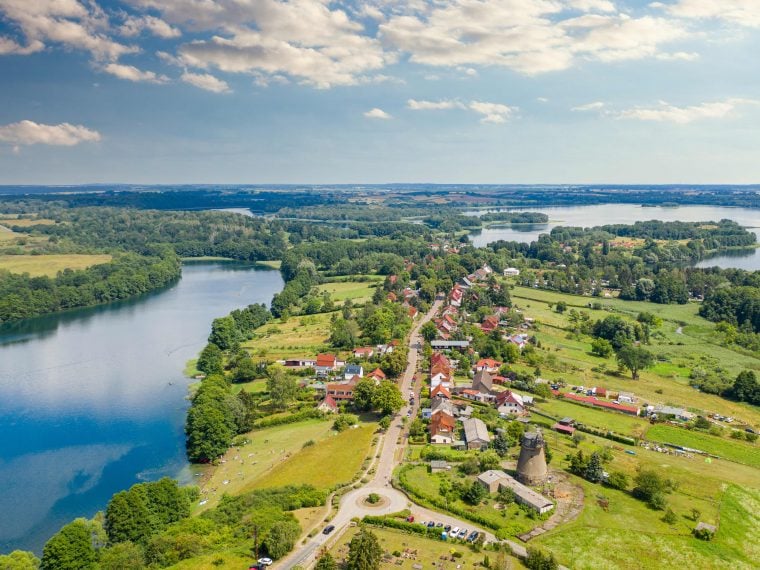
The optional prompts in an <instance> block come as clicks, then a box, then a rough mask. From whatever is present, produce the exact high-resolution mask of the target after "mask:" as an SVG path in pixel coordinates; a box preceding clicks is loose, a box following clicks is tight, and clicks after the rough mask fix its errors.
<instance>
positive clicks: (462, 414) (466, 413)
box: [457, 406, 473, 419]
mask: <svg viewBox="0 0 760 570" xmlns="http://www.w3.org/2000/svg"><path fill="white" fill-rule="evenodd" d="M472 412H473V409H472V406H464V407H459V408H458V409H457V415H458V416H459V418H460V419H462V418H469V417H471V416H472Z"/></svg>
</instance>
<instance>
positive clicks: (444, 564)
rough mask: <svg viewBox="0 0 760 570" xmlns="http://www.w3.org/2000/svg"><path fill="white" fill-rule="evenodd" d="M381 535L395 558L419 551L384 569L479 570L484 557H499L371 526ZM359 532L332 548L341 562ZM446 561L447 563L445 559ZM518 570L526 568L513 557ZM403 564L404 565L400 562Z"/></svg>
mask: <svg viewBox="0 0 760 570" xmlns="http://www.w3.org/2000/svg"><path fill="white" fill-rule="evenodd" d="M369 529H370V530H371V531H372V532H373V533H375V535H377V538H378V540H379V541H380V546H382V548H383V551H384V552H385V553H387V554H390V555H392V553H393V552H401V553H403V552H405V551H413V552H416V554H415V555H414V558H403V557H395V556H391V558H388V559H386V560H384V561H383V562H382V563H381V565H380V567H381V568H402V569H403V568H407V569H411V568H412V567H413V566H414V565H415V564H421V565H422V568H425V569H429V568H438V569H439V570H455V569H457V568H476V567H478V566H479V565H480V563H481V562H482V561H483V558H484V556H486V555H487V556H488V557H489V558H490V559H491V561H493V560H494V559H495V557H496V555H495V553H493V552H479V553H476V552H473V551H472V550H471V549H470V548H469V547H467V546H463V545H456V546H454V545H452V544H448V543H446V542H442V541H437V540H433V539H429V538H425V537H421V536H417V535H414V534H407V533H405V532H402V531H400V530H396V529H386V528H377V527H369ZM357 532H359V529H358V528H352V529H349V530H348V531H347V532H346V533H345V534H344V535H343V536H341V537H340V539H338V541H337V542H336V543H335V545H334V546H333V547H332V548H331V549H330V554H332V555H333V557H334V558H335V559H336V561H338V562H340V561H342V560H344V559H345V558H346V555H347V554H348V543H349V542H351V539H352V538H353V537H354V535H356V533H357ZM452 551H454V552H460V553H461V554H462V557H461V558H458V559H457V558H455V559H453V560H452V556H451V555H452V554H453V552H452ZM444 559H445V560H444ZM509 560H510V561H511V562H512V568H513V569H514V570H520V569H522V568H525V567H524V566H523V565H522V564H521V563H520V561H519V560H518V559H517V558H513V557H511V556H510V557H509ZM399 562H400V563H399Z"/></svg>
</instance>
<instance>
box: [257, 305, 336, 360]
mask: <svg viewBox="0 0 760 570" xmlns="http://www.w3.org/2000/svg"><path fill="white" fill-rule="evenodd" d="M331 316H332V313H320V314H318V315H303V316H299V317H291V318H290V319H288V320H287V321H286V322H284V323H283V322H280V321H271V322H270V323H268V324H266V325H264V326H263V327H261V328H259V329H258V330H257V331H256V338H255V339H253V340H251V341H248V342H246V343H244V345H243V346H244V347H245V348H247V349H248V350H249V351H250V353H251V355H253V356H254V357H256V356H260V357H264V356H266V357H268V358H291V357H298V356H315V355H316V354H318V353H319V352H320V351H321V350H323V349H324V348H325V345H326V344H327V339H328V337H329V336H330V317H331Z"/></svg>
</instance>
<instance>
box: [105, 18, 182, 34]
mask: <svg viewBox="0 0 760 570" xmlns="http://www.w3.org/2000/svg"><path fill="white" fill-rule="evenodd" d="M143 31H147V32H150V33H151V34H153V35H154V36H156V37H159V38H163V39H171V38H178V37H180V36H181V35H182V32H181V31H180V30H179V29H177V28H175V27H173V26H170V25H169V24H167V23H166V22H164V21H163V20H162V19H161V18H156V17H155V16H127V17H126V18H125V19H124V23H123V24H122V25H121V27H120V28H119V32H120V33H121V35H123V36H128V37H132V36H137V35H139V34H141V33H142V32H143Z"/></svg>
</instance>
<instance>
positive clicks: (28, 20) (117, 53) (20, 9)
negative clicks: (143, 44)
mask: <svg viewBox="0 0 760 570" xmlns="http://www.w3.org/2000/svg"><path fill="white" fill-rule="evenodd" d="M0 12H2V13H3V14H4V16H5V18H6V19H7V20H8V21H10V22H11V23H13V24H14V25H15V26H16V27H17V28H18V29H19V30H20V31H21V33H22V34H23V35H24V37H25V38H26V40H27V44H28V45H30V46H35V49H34V51H39V50H40V49H42V47H43V46H44V45H46V44H47V43H59V44H62V45H65V46H67V47H71V48H75V49H81V50H85V51H88V52H90V53H91V54H92V55H93V57H95V58H96V59H98V60H111V61H115V60H116V59H118V58H119V57H121V56H122V55H125V54H128V53H135V52H136V51H138V48H137V47H136V46H128V45H124V44H122V43H119V42H117V41H114V40H113V39H111V38H110V37H109V36H108V33H107V32H108V29H109V21H108V16H107V15H106V14H105V12H104V11H103V10H102V9H101V8H100V7H99V6H98V5H97V4H95V3H94V2H80V1H79V0H0ZM17 53H18V52H17ZM29 53H31V52H29Z"/></svg>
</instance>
